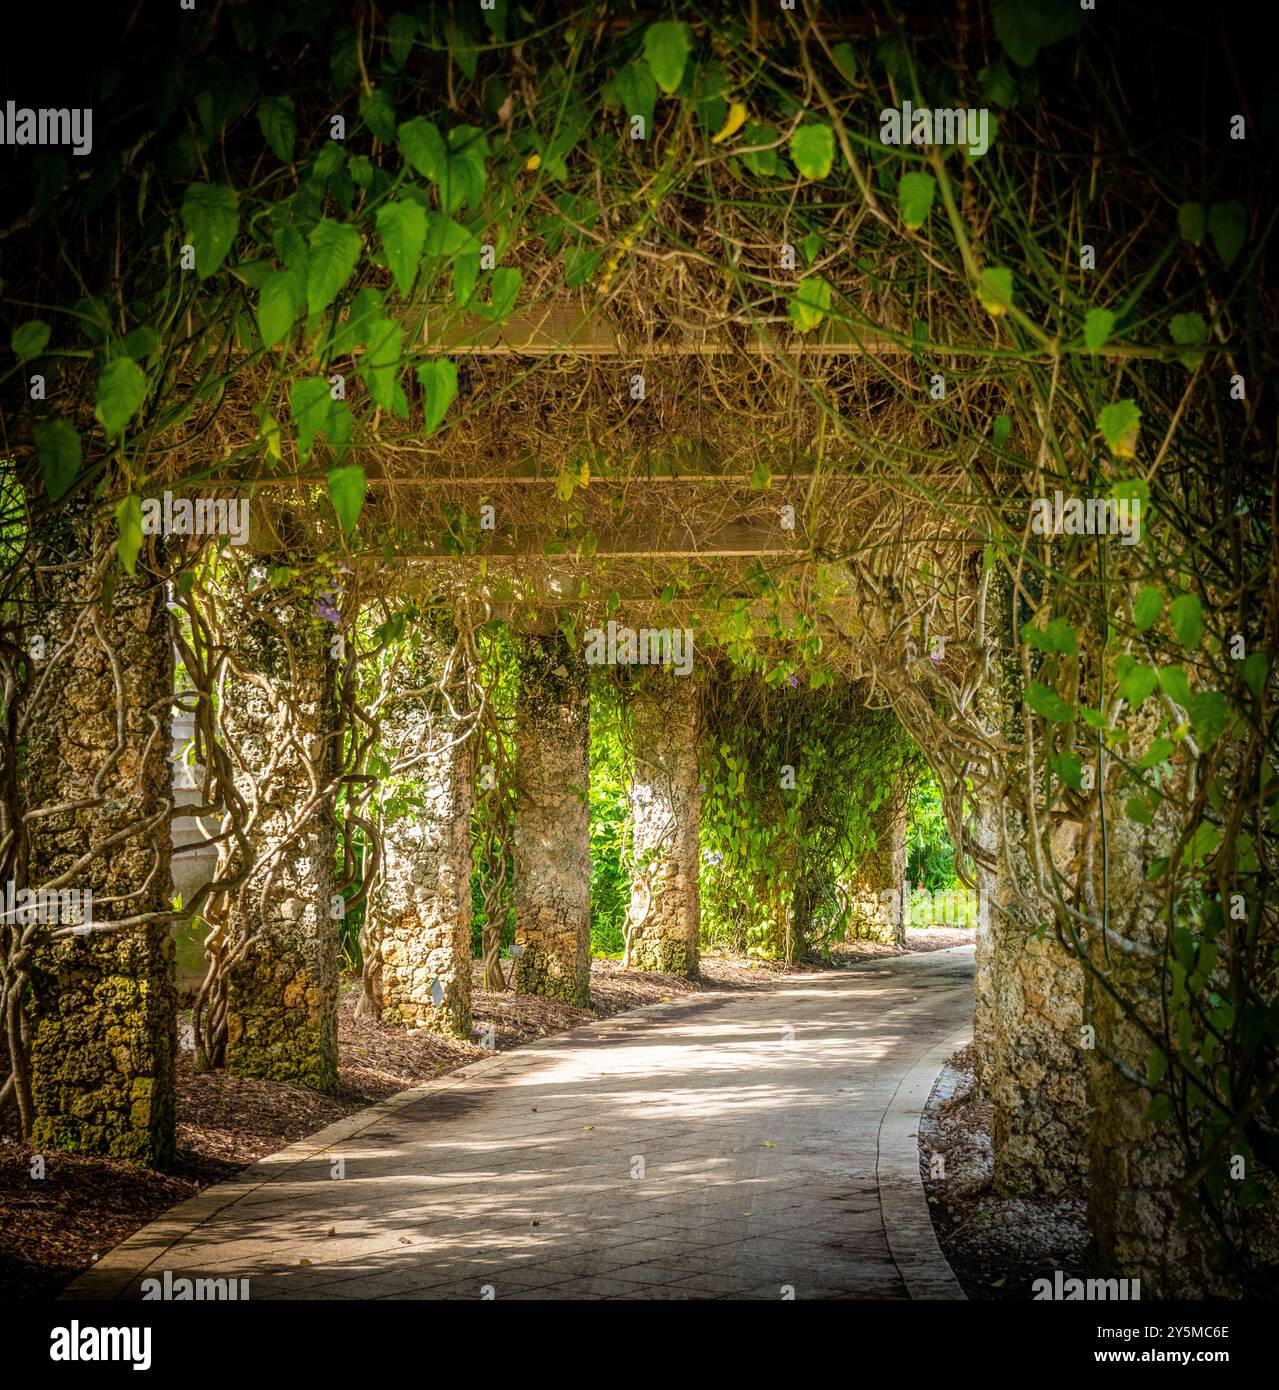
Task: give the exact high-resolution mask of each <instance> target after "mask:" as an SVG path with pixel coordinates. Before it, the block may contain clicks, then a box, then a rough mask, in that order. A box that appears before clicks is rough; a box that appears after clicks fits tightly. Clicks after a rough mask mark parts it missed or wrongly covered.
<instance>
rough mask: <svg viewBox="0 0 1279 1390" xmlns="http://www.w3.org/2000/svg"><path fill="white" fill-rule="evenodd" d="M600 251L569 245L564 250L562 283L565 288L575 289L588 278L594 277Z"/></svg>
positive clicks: (597, 267)
mask: <svg viewBox="0 0 1279 1390" xmlns="http://www.w3.org/2000/svg"><path fill="white" fill-rule="evenodd" d="M599 263H600V252H599V251H598V250H587V248H586V247H585V246H570V247H569V248H568V249H567V250H566V251H565V252H564V285H565V288H566V289H570V290H571V289H576V287H577V286H578V285H584V284H586V282H587V281H588V280H593V279H594V278H595V272H596V270H598V269H599Z"/></svg>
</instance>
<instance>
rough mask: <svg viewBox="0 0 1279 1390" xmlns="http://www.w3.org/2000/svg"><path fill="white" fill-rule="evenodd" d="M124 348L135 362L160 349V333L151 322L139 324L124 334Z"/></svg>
mask: <svg viewBox="0 0 1279 1390" xmlns="http://www.w3.org/2000/svg"><path fill="white" fill-rule="evenodd" d="M124 350H125V352H127V353H128V355H129V356H130V357H132V358H133V360H134V361H135V362H141V361H142V359H143V358H144V357H151V356H153V355H154V354H155V353H157V352H159V350H160V335H159V334H158V333H157V332H156V331H155V329H154V328H152V327H151V326H150V325H149V324H145V323H143V324H139V325H138V327H137V328H134V329H132V330H130V331H129V332H128V333H126V334H125V335H124Z"/></svg>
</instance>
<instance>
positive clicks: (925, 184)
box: [897, 171, 937, 232]
mask: <svg viewBox="0 0 1279 1390" xmlns="http://www.w3.org/2000/svg"><path fill="white" fill-rule="evenodd" d="M936 191H937V180H936V179H935V178H933V176H932V175H931V174H917V173H915V172H913V171H912V172H911V173H908V174H903V175H902V176H901V178H900V179H899V180H898V183H897V201H898V203H899V204H900V205H901V213H902V221H903V222H904V223H905V224H906V225H907V226H908V227H909V228H910V230H911V231H912V232H914V231H918V230H919V228H920V227H922V226H923V225H924V223H925V222H927V221H928V212H929V209H930V208H931V207H932V205H933V194H934V193H936Z"/></svg>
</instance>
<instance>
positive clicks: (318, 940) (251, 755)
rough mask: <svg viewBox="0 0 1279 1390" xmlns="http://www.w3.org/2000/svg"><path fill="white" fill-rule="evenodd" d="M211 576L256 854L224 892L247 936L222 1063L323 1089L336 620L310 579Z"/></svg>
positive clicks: (330, 1008) (234, 976) (333, 986)
mask: <svg viewBox="0 0 1279 1390" xmlns="http://www.w3.org/2000/svg"><path fill="white" fill-rule="evenodd" d="M219 578H220V580H221V582H222V583H223V585H224V591H225V592H226V593H227V595H228V597H229V599H230V600H231V602H230V603H229V605H228V613H227V623H226V636H227V639H228V640H229V642H230V643H231V647H232V651H231V657H232V662H233V666H234V669H233V670H232V672H231V674H230V675H229V676H228V679H227V681H226V686H225V690H224V693H223V705H222V722H223V728H224V731H225V734H226V736H227V739H228V742H229V745H230V749H231V756H232V759H233V760H234V762H235V763H236V766H237V769H238V771H237V774H236V785H237V787H238V789H239V791H240V794H241V796H242V797H244V798H245V800H246V802H247V804H248V806H249V808H250V812H251V815H252V823H251V827H250V832H249V839H250V841H251V843H252V848H253V855H254V862H255V867H254V869H253V871H252V873H251V874H250V876H249V878H248V880H247V881H246V882H245V884H244V885H243V886H242V887H241V888H240V889H239V890H237V891H236V892H235V893H233V894H232V895H231V896H232V902H231V907H230V911H229V920H228V932H227V935H228V938H229V939H230V940H231V941H232V942H234V941H236V940H237V939H238V940H245V939H249V940H251V942H252V944H251V945H249V947H248V950H247V952H246V953H245V955H244V957H243V959H241V960H240V961H239V963H238V964H236V965H235V966H234V968H233V969H232V971H231V976H230V981H229V987H228V1018H227V1053H226V1060H227V1069H228V1070H229V1071H231V1072H232V1073H234V1074H235V1075H237V1076H256V1077H263V1078H266V1079H268V1080H272V1081H289V1082H293V1083H296V1084H298V1085H303V1086H310V1087H312V1088H313V1089H314V1090H317V1091H331V1090H333V1088H334V1087H335V1086H336V1085H337V1069H338V1045H337V1003H338V956H339V939H338V927H339V921H338V919H337V918H335V917H334V916H333V914H332V899H333V896H334V893H335V889H336V883H335V868H334V852H335V841H336V827H335V823H334V817H333V797H332V793H331V790H328V789H329V788H330V787H331V783H332V779H333V776H334V773H335V769H336V767H337V765H338V753H339V737H340V735H339V731H338V728H337V712H336V701H335V695H334V670H335V666H336V661H335V659H334V657H333V656H332V655H331V642H332V638H333V636H334V628H333V626H332V625H331V624H330V623H329V622H327V621H325V620H323V619H321V618H320V617H319V616H318V614H317V603H316V586H315V584H314V583H309V582H307V581H306V580H305V579H303V578H299V579H296V580H294V581H292V582H290V583H287V584H285V585H282V586H279V587H276V588H269V587H268V585H267V580H266V571H265V568H264V567H253V568H251V569H250V570H249V571H248V572H247V582H246V583H245V584H244V586H243V587H241V586H240V584H239V582H238V581H237V580H236V579H235V577H234V575H233V574H232V573H231V571H230V562H228V564H227V565H226V566H224V568H223V571H222V573H221V575H220V576H219ZM308 763H309V764H310V767H309V768H308ZM317 789H318V790H319V791H320V792H321V793H322V794H321V795H319V796H318V797H317V794H316V793H317Z"/></svg>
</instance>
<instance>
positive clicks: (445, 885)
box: [364, 625, 476, 1038]
mask: <svg viewBox="0 0 1279 1390" xmlns="http://www.w3.org/2000/svg"><path fill="white" fill-rule="evenodd" d="M451 637H452V634H451V633H450V632H442V633H441V634H439V635H437V634H436V633H434V632H432V631H430V630H428V629H427V628H426V627H425V625H422V626H419V628H417V629H416V630H415V631H414V632H413V633H411V634H410V637H409V638H408V639H407V640H406V643H405V646H404V649H403V651H402V652H401V656H400V664H399V666H398V667H397V671H396V678H397V679H396V686H395V689H394V691H393V693H392V695H391V698H390V699H389V700H388V701H387V702H386V703H385V704H384V705H383V707H382V748H383V751H384V752H385V753H386V755H387V757H388V758H390V759H391V762H392V765H393V771H392V779H393V782H394V787H393V791H392V794H391V796H390V797H389V798H388V800H387V802H386V803H384V806H383V811H382V867H381V872H380V875H379V878H378V883H377V885H376V887H375V888H374V889H373V892H372V893H371V894H370V897H369V914H368V921H367V926H366V930H365V938H364V953H365V992H366V996H367V997H368V998H369V1001H370V1003H371V1004H372V1005H373V1007H374V1008H375V1009H376V1011H377V1012H378V1014H379V1015H380V1017H381V1018H382V1019H383V1020H384V1021H385V1022H387V1023H409V1024H415V1025H418V1026H423V1027H427V1028H429V1029H431V1030H432V1031H433V1032H436V1033H445V1034H450V1035H452V1036H454V1037H459V1038H469V1037H470V1035H471V803H472V799H473V794H474V780H475V766H474V764H475V748H476V738H475V735H474V734H473V733H472V732H471V730H470V729H469V728H468V726H467V724H466V722H465V720H464V718H461V717H457V716H455V715H454V713H453V710H455V709H460V710H465V699H466V695H465V691H464V690H463V689H462V688H461V685H462V682H461V674H462V673H461V670H460V669H459V668H458V667H457V666H454V667H453V669H452V670H450V669H449V667H448V657H449V648H450V643H449V641H448V640H447V639H450V638H451ZM446 679H447V681H448V687H447V694H448V696H449V697H450V698H449V699H446V698H445V694H446V692H445V690H444V689H442V688H441V687H442V685H443V683H444V682H445V681H446ZM450 702H451V705H452V709H451V708H450ZM406 764H408V765H407V766H406Z"/></svg>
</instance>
